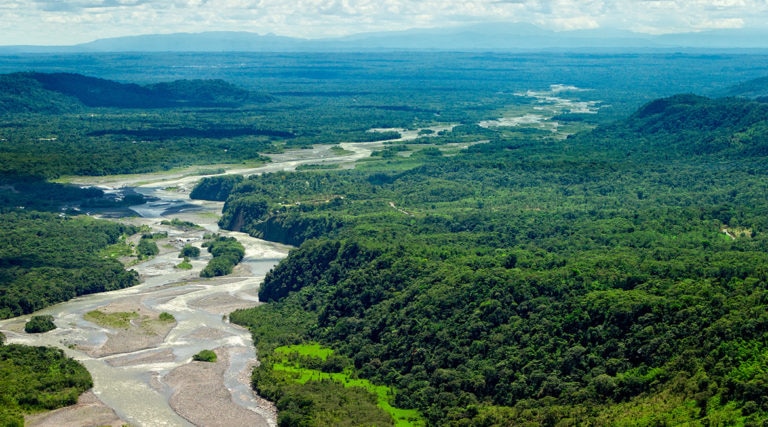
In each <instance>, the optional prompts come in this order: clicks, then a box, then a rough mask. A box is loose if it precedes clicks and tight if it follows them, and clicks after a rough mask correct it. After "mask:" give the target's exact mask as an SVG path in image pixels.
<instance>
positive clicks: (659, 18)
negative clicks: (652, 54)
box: [0, 0, 768, 45]
mask: <svg viewBox="0 0 768 427" xmlns="http://www.w3.org/2000/svg"><path fill="white" fill-rule="evenodd" d="M491 21H502V22H526V23H531V24H535V25H538V26H540V27H543V28H546V29H551V30H557V31H561V30H571V29H590V28H618V29H624V30H631V31H636V32H642V33H652V34H660V33H672V32H690V31H701V30H708V29H718V28H768V0H708V1H703V0H581V1H577V0H63V1H61V0H0V27H2V28H3V30H1V31H0V45H18V44H31V45H67V44H76V43H82V42H88V41H91V40H95V39H100V38H108V37H118V36H127V35H139V34H158V33H160V34H162V33H178V32H193V33H194V32H202V31H250V32H255V33H259V34H266V33H274V34H278V35H285V36H292V37H303V38H322V37H333V36H342V35H348V34H354V33H361V32H371V31H389V30H404V29H409V28H432V27H444V26H456V25H462V24H476V23H483V22H491Z"/></svg>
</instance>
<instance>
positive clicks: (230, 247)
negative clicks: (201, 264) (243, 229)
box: [200, 236, 245, 277]
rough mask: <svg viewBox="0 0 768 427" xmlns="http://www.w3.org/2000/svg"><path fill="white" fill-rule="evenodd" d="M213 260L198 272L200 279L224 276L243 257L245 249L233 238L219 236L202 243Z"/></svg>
mask: <svg viewBox="0 0 768 427" xmlns="http://www.w3.org/2000/svg"><path fill="white" fill-rule="evenodd" d="M204 246H207V247H208V252H210V253H211V255H213V259H212V260H210V261H209V262H208V265H206V266H205V268H203V270H202V271H201V272H200V277H216V276H226V275H227V274H229V273H231V272H232V269H233V268H234V267H235V266H236V265H237V264H239V263H240V261H241V260H242V259H243V257H244V256H245V247H244V246H243V244H242V243H240V242H238V241H237V239H235V238H234V237H223V236H219V237H217V238H216V239H215V240H213V241H210V242H206V243H204Z"/></svg>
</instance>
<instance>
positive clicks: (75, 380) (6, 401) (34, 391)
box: [0, 344, 93, 426]
mask: <svg viewBox="0 0 768 427" xmlns="http://www.w3.org/2000/svg"><path fill="white" fill-rule="evenodd" d="M0 378H2V379H3V380H2V387H0V402H2V404H0V425H3V426H6V425H19V426H21V425H23V414H24V413H32V412H37V411H41V410H51V409H56V408H59V407H62V406H66V405H73V404H75V403H76V402H77V398H78V396H80V394H81V393H82V392H84V391H86V390H88V389H89V388H91V387H92V386H93V381H92V380H91V375H90V374H89V373H88V371H87V370H86V369H85V367H83V366H82V365H81V364H80V363H79V362H76V361H75V360H72V359H69V358H67V357H65V356H64V352H62V351H61V350H58V349H53V348H48V347H28V346H23V345H18V344H8V345H4V346H0Z"/></svg>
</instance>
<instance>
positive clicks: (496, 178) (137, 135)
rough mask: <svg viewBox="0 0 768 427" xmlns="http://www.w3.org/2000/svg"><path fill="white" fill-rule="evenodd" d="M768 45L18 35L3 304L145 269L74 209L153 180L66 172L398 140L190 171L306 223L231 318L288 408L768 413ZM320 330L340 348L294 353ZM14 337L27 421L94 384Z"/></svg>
mask: <svg viewBox="0 0 768 427" xmlns="http://www.w3.org/2000/svg"><path fill="white" fill-rule="evenodd" d="M197 62H200V64H202V65H205V67H200V66H198V65H200V64H198V63H197ZM30 64H31V65H30ZM51 64H54V66H51ZM105 64H109V65H105ZM114 64H120V66H115V65H114ZM168 64H172V65H170V66H169V65H168ZM766 64H768V57H766V56H762V55H759V54H755V55H741V54H737V53H734V54H718V55H695V54H678V53H675V54H665V53H658V54H615V55H613V54H605V55H602V54H591V53H577V54H564V53H552V52H550V53H430V52H419V53H362V54H358V53H336V54H322V55H314V54H306V55H302V54H296V55H281V54H258V55H249V54H242V55H239V54H230V53H228V54H210V55H205V56H204V57H202V56H201V57H197V56H194V55H188V54H162V55H134V54H130V55H127V56H125V55H120V54H104V55H92V56H89V55H71V56H61V57H48V56H45V55H43V56H41V57H21V56H20V57H12V58H11V57H6V58H4V60H3V61H2V62H0V69H2V70H3V72H6V71H5V70H11V71H14V72H11V73H10V74H3V75H0V206H2V214H0V219H1V220H2V224H3V226H4V227H3V229H2V232H0V240H1V241H2V242H1V243H0V248H2V249H0V317H11V316H17V315H20V314H23V313H30V312H33V311H35V310H38V309H40V308H42V307H45V306H47V305H50V304H54V303H56V302H60V301H65V300H66V299H69V298H72V297H74V296H77V295H82V294H85V293H91V292H100V291H105V290H111V289H119V288H122V287H125V286H131V285H133V284H135V283H137V281H138V278H137V277H136V274H135V273H133V272H131V271H126V270H125V268H124V267H123V266H122V264H120V263H119V262H118V261H117V260H115V259H113V257H111V256H110V255H109V253H110V252H111V251H110V247H113V246H112V245H117V246H120V247H121V249H125V247H124V246H125V241H124V237H123V236H125V235H130V234H134V233H136V232H138V231H139V230H138V229H135V228H134V227H129V226H124V225H120V224H117V223H113V222H106V221H99V220H95V219H93V218H90V217H85V216H77V214H78V213H79V212H83V211H86V212H89V211H90V210H91V209H97V208H107V209H115V208H121V207H125V206H128V205H133V204H139V203H142V202H143V201H144V199H143V197H142V196H140V195H138V194H133V193H126V194H121V195H120V196H118V197H111V196H110V197H108V196H106V195H105V194H104V193H103V192H102V191H101V190H98V189H95V188H80V187H77V186H73V185H65V184H62V183H60V182H58V183H54V182H51V181H50V180H53V179H59V180H62V181H66V180H67V177H69V176H77V175H108V174H119V173H147V172H159V171H167V170H171V169H175V168H187V167H190V166H195V165H200V166H202V165H205V166H206V167H207V166H209V165H210V166H212V167H213V169H210V170H216V171H217V173H218V172H225V171H226V169H227V168H230V167H235V166H239V165H248V166H256V165H259V164H262V163H265V162H269V157H268V156H270V155H276V154H279V153H281V152H283V151H284V150H287V149H294V148H311V147H312V146H313V145H315V144H334V145H336V144H340V143H343V142H361V141H378V142H382V141H383V143H382V144H381V145H378V146H377V147H380V149H379V148H377V150H376V151H375V152H374V153H373V155H372V156H371V158H369V159H365V160H363V161H359V162H358V163H357V165H356V167H355V169H353V170H345V169H342V168H336V167H335V165H333V164H329V165H326V164H322V165H319V164H318V165H312V164H307V165H303V166H301V167H300V168H299V169H300V171H299V172H277V173H269V174H264V175H261V176H251V177H240V176H235V175H221V176H217V177H212V178H206V179H203V180H202V181H201V183H200V185H198V186H197V188H195V189H194V191H193V192H192V193H191V197H193V198H199V199H207V200H217V201H225V207H224V211H223V213H222V217H221V220H220V226H221V227H223V228H226V229H230V230H238V231H244V232H247V233H250V234H251V235H253V236H257V237H261V238H265V239H268V240H272V241H278V242H283V243H288V244H292V245H295V246H296V249H295V250H294V251H292V252H291V254H290V256H289V257H288V258H287V259H286V260H284V261H283V262H281V263H280V264H279V265H278V266H277V267H276V268H275V269H273V270H272V271H271V272H270V273H269V274H268V275H267V278H266V280H265V283H264V285H263V286H262V289H261V290H260V295H259V296H260V299H261V300H262V301H265V302H267V304H264V305H262V306H259V307H258V308H254V309H250V310H240V311H237V312H235V313H232V314H231V319H232V321H234V322H237V323H240V324H242V325H246V326H249V327H250V328H251V330H252V331H253V335H254V340H255V342H256V345H257V347H258V352H259V358H260V360H261V362H262V364H261V366H260V367H259V368H258V369H256V370H255V371H254V374H253V386H254V388H255V389H256V390H257V391H258V392H259V394H261V395H262V396H265V397H267V398H269V399H271V400H273V401H274V402H275V403H276V404H277V407H278V409H279V411H280V412H279V414H280V415H279V416H280V418H279V422H280V425H286V426H287V425H389V424H391V423H394V422H396V423H397V424H398V425H421V424H424V423H426V424H428V425H457V426H464V425H477V426H493V425H577V424H580V425H583V424H592V425H647V426H650V425H681V424H682V425H685V424H689V425H762V423H763V422H764V420H766V419H768V400H767V399H766V397H765V396H766V393H765V390H766V387H768V386H766V384H767V383H768V377H767V376H766V375H767V374H766V372H768V362H766V361H767V360H768V358H767V357H766V355H768V353H767V352H766V350H765V348H766V339H768V336H767V335H766V332H765V331H766V330H768V329H766V326H768V324H767V323H768V314H766V313H768V312H767V311H766V304H768V294H766V280H767V277H766V276H767V275H768V271H767V268H768V251H766V249H768V248H767V247H766V235H765V231H766V229H768V216H766V214H765V212H768V210H767V209H766V208H768V206H766V204H768V202H767V201H766V198H765V195H766V194H768V193H767V192H766V190H767V188H766V186H768V180H767V179H766V172H767V171H766V163H765V156H766V154H767V153H768V151H766V150H768V146H767V145H766V144H767V143H766V141H767V140H768V139H767V138H768V127H767V126H766V123H768V110H766V105H767V104H765V103H764V102H762V101H764V97H765V96H766V93H768V91H766V90H765V80H764V78H762V76H763V74H764V70H765V66H766ZM177 65H182V66H181V67H178V66H177ZM46 68H52V71H51V72H38V71H27V72H15V71H17V70H19V69H29V70H43V69H46ZM80 73H84V74H86V75H84V74H80ZM91 76H99V77H91ZM755 78H757V79H755ZM761 78H762V79H761ZM750 79H755V80H750ZM738 82H742V83H740V84H736V83H738ZM571 84H573V85H575V86H574V88H572V89H565V92H559V91H560V90H561V89H563V88H566V87H568V85H571ZM677 93H687V94H682V95H675V94H677ZM694 93H695V94H697V95H694ZM698 94H705V95H707V94H709V95H713V94H715V95H727V96H730V98H715V97H712V98H708V97H704V96H700V95H698ZM547 96H549V97H555V98H557V99H558V101H557V102H556V103H554V104H552V103H551V101H545V100H546V97H547ZM544 102H550V104H542V103H544ZM584 103H586V104H584ZM542 105H545V106H546V108H551V109H553V110H552V112H551V114H552V116H551V118H545V119H544V122H543V123H542V124H540V125H536V124H534V125H530V126H515V125H506V126H505V125H501V126H481V125H479V124H480V123H482V122H483V121H489V120H491V121H493V120H497V119H499V118H503V117H508V116H518V115H522V114H527V113H531V112H538V111H541V110H540V109H538V108H539V107H541V106H542ZM583 105H588V106H589V108H587V110H589V111H587V112H584V108H583ZM552 122H557V124H556V125H555V127H554V128H552V127H549V126H548V125H549V124H551V123H552ZM446 125H450V126H447V127H445V126H446ZM440 126H444V127H445V130H440V131H433V130H431V129H429V128H430V127H440ZM593 128H594V129H593ZM371 129H381V130H380V131H377V132H370V130H371ZM553 129H554V130H553ZM414 130H420V132H419V138H417V139H416V140H412V141H407V142H398V141H394V140H395V139H398V138H399V137H400V136H402V134H401V132H406V131H414ZM459 144H461V147H467V146H468V147H467V148H462V149H459V148H457V147H458V146H459ZM339 151H344V150H343V149H342V148H340V147H339ZM191 173H195V172H194V171H193V172H191ZM78 209H79V210H78ZM40 211H48V212H55V213H41V212H40ZM150 237H151V236H150ZM140 245H141V248H138V247H137V248H136V249H137V250H138V251H139V254H140V255H142V256H152V253H154V252H155V251H156V250H157V249H158V248H157V245H156V244H155V243H154V242H153V241H152V239H151V238H146V239H142V240H141V241H140ZM153 245H154V246H153ZM208 249H209V251H210V252H211V253H212V254H213V255H214V256H215V258H214V261H212V265H209V267H208V268H207V272H206V275H218V274H226V272H228V271H231V269H232V267H233V266H234V265H235V264H237V262H239V261H240V260H241V259H242V256H243V248H242V246H239V244H237V242H232V241H229V240H226V239H224V240H215V241H213V242H211V243H209V244H208ZM118 252H119V251H118ZM41 320H45V319H41ZM33 326H35V325H33ZM47 326H48V327H50V325H47ZM54 326H55V325H54ZM43 329H45V328H43ZM318 343H319V344H322V345H323V346H325V347H323V348H328V349H329V350H328V352H330V353H331V355H330V356H328V355H325V356H323V357H315V356H312V355H299V354H293V353H289V354H288V355H286V352H285V349H286V348H314V347H315V346H317V344H318ZM294 344H299V346H298V347H284V346H288V345H294ZM302 345H303V346H304V347H302ZM276 349H277V351H276ZM0 350H2V351H4V352H6V353H8V352H10V353H8V354H9V356H8V357H6V358H5V359H4V360H5V362H3V363H5V365H3V368H2V369H4V372H6V373H7V374H8V375H7V376H6V375H4V376H3V377H4V378H13V379H12V380H10V379H9V380H4V382H3V385H4V391H7V392H8V393H7V394H5V395H3V396H1V397H0V399H2V402H3V405H0V412H2V411H4V412H2V415H0V416H2V417H5V418H3V420H4V421H3V422H4V423H6V424H9V425H13V424H14V423H16V424H19V420H20V418H19V417H20V416H21V413H22V412H31V411H32V412H33V411H38V410H42V409H50V408H53V407H56V406H60V405H62V404H70V403H73V402H74V399H76V397H77V395H78V394H79V393H80V392H82V390H84V389H87V388H88V387H90V378H88V377H87V375H86V376H83V372H84V370H80V369H79V368H77V367H73V366H70V365H66V364H67V363H74V362H71V361H67V359H66V358H64V356H63V354H61V353H60V352H58V351H57V350H51V349H43V348H29V347H22V346H10V345H9V346H0ZM17 359H18V360H17ZM25 363H26V364H28V365H29V366H32V367H31V368H30V367H26V365H24V364H25ZM33 365H34V366H33ZM65 365H66V366H65ZM28 371H29V372H28ZM64 372H66V375H65V374H63V373H64ZM302 372H304V373H306V372H312V373H313V375H316V376H317V378H322V379H309V380H307V379H306V378H303V377H302ZM70 374H71V375H70ZM86 374H87V372H86ZM33 375H40V377H34V376H33ZM7 384H12V385H13V386H12V387H11V386H5V385H7ZM350 384H353V385H350ZM17 386H18V387H17ZM22 386H24V387H27V386H28V387H29V389H26V388H24V390H23V391H20V390H22ZM377 387H378V388H377ZM62 390H63V391H62ZM376 390H378V391H376ZM381 390H385V391H381ZM49 391H50V392H51V393H53V394H52V395H51V396H49V395H48V394H46V393H48V392H49ZM56 393H59V394H56ZM19 396H21V397H19ZM382 402H384V403H382ZM390 404H391V405H394V406H396V407H399V408H403V409H404V410H403V411H402V412H400V415H402V416H400V415H398V412H397V411H398V409H397V408H392V407H391V406H389V405H390ZM405 409H413V410H416V411H407V410H405ZM415 413H418V414H421V415H420V416H415V415H414V414H415ZM403 414H404V415H403ZM395 419H396V420H397V421H393V420H395ZM6 420H7V421H6ZM3 422H0V424H2V423H3Z"/></svg>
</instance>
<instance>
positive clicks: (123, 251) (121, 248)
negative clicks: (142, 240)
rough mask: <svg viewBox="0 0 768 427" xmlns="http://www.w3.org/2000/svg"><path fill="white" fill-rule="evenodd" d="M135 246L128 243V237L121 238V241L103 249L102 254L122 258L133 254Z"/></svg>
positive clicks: (107, 256) (106, 256)
mask: <svg viewBox="0 0 768 427" xmlns="http://www.w3.org/2000/svg"><path fill="white" fill-rule="evenodd" d="M133 255H134V253H133V246H132V245H131V244H130V243H128V241H127V239H125V238H121V239H120V241H119V242H117V243H115V244H114V245H109V246H107V247H106V248H104V249H102V250H101V256H102V257H104V258H114V259H117V258H122V257H130V256H133Z"/></svg>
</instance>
